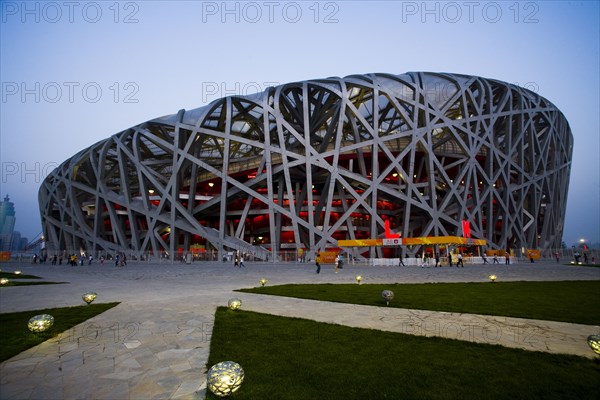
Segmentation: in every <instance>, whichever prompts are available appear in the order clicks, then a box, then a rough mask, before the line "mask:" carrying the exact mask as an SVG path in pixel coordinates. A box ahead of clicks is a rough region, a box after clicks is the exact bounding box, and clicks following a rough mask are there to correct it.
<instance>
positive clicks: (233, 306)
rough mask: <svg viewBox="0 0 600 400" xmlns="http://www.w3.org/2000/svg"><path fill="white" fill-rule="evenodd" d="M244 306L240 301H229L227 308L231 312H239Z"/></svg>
mask: <svg viewBox="0 0 600 400" xmlns="http://www.w3.org/2000/svg"><path fill="white" fill-rule="evenodd" d="M241 306H242V301H241V300H240V299H229V301H228V302H227V307H229V309H230V310H237V309H239V308H240V307H241Z"/></svg>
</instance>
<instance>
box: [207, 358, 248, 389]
mask: <svg viewBox="0 0 600 400" xmlns="http://www.w3.org/2000/svg"><path fill="white" fill-rule="evenodd" d="M243 380H244V370H243V369H242V366H241V365H240V364H238V363H236V362H233V361H223V362H220V363H218V364H215V365H213V366H212V367H211V368H210V369H209V370H208V374H207V382H206V386H207V387H208V389H209V390H210V391H211V392H212V393H214V394H215V395H217V396H219V397H225V396H229V395H230V394H232V393H233V392H235V391H236V390H238V389H239V388H240V386H241V384H242V382H243Z"/></svg>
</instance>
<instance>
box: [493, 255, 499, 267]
mask: <svg viewBox="0 0 600 400" xmlns="http://www.w3.org/2000/svg"><path fill="white" fill-rule="evenodd" d="M492 260H493V261H492V264H500V261H498V254H496V253H494V258H493V259H492Z"/></svg>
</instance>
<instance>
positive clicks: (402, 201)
mask: <svg viewBox="0 0 600 400" xmlns="http://www.w3.org/2000/svg"><path fill="white" fill-rule="evenodd" d="M572 149H573V136H572V133H571V130H570V128H569V124H568V122H567V120H566V118H565V117H564V115H563V114H562V113H561V112H560V110H558V109H557V108H556V107H555V106H554V105H553V104H552V103H551V102H549V101H548V100H546V99H545V98H543V97H541V96H540V95H539V94H537V93H534V92H532V91H530V90H527V89H525V88H522V87H519V86H516V85H513V84H510V83H506V82H502V81H498V80H494V79H487V78H482V77H477V76H468V75H461V74H451V73H431V72H409V73H405V74H401V75H394V74H385V73H374V74H364V75H350V76H347V77H344V78H339V77H332V78H325V79H315V80H307V81H301V82H293V83H287V84H283V85H279V86H276V87H269V88H268V89H266V90H265V91H263V92H261V93H257V94H254V95H249V96H228V97H224V98H221V99H218V100H215V101H213V102H212V103H210V104H208V105H205V106H203V107H200V108H197V109H194V110H180V111H178V112H177V113H175V114H172V115H167V116H164V117H160V118H156V119H153V120H150V121H147V122H143V123H141V124H139V125H136V126H134V127H131V128H129V129H126V130H124V131H122V132H119V133H117V134H114V135H113V136H110V137H109V138H107V139H105V140H102V141H100V142H98V143H96V144H93V145H91V146H90V147H88V148H86V149H83V150H81V151H80V152H79V153H77V154H75V155H74V156H72V157H71V158H69V159H68V160H66V161H64V162H63V163H62V164H61V165H60V166H59V167H58V168H56V169H55V170H54V171H53V172H51V173H50V174H49V175H48V176H47V177H46V179H45V180H44V181H43V183H42V185H41V188H40V190H39V204H40V211H41V217H42V227H43V234H44V237H45V240H46V248H47V250H48V251H49V252H55V253H56V252H63V251H64V252H69V253H71V252H77V253H80V252H87V253H89V254H98V253H100V252H107V253H117V252H127V253H128V254H135V255H144V254H146V255H154V256H159V255H160V256H164V257H169V258H171V260H173V259H175V258H177V257H178V256H181V255H182V254H190V253H191V254H196V255H197V254H214V255H215V259H217V258H216V257H218V259H219V260H220V259H221V258H222V257H223V256H224V255H226V254H231V252H235V251H237V252H242V253H244V254H247V255H251V256H252V257H254V258H257V259H270V260H273V261H275V260H281V259H282V258H283V256H282V255H283V254H293V257H294V259H295V258H296V257H299V256H300V257H308V258H314V255H315V254H316V252H327V251H330V250H333V251H339V249H340V248H343V249H344V251H346V252H348V254H351V255H353V256H354V257H358V258H361V257H366V258H385V257H400V256H402V255H405V254H412V255H414V254H415V253H417V252H421V251H428V250H427V247H426V246H425V245H421V246H414V245H411V246H405V245H402V240H405V238H406V239H408V238H436V237H464V236H469V240H470V239H473V240H481V241H485V246H486V248H487V249H502V250H513V249H539V250H545V249H552V248H559V247H560V244H561V239H562V232H563V222H564V217H565V207H566V200H567V192H568V186H569V174H570V168H571V157H572ZM465 224H466V225H465ZM465 226H466V228H465ZM466 231H468V232H466ZM467 233H468V235H467ZM389 237H394V238H398V237H399V238H400V244H401V245H400V246H383V245H381V243H382V240H383V239H386V238H389ZM405 243H412V242H409V241H406V242H405ZM423 243H427V241H425V242H423ZM432 243H433V242H432ZM478 243H480V242H478ZM342 244H343V245H342ZM365 244H366V245H365ZM437 250H438V247H437V245H436V251H437Z"/></svg>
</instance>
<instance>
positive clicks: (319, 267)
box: [315, 253, 321, 274]
mask: <svg viewBox="0 0 600 400" xmlns="http://www.w3.org/2000/svg"><path fill="white" fill-rule="evenodd" d="M315 265H316V266H317V271H316V273H317V274H320V273H321V254H319V253H317V256H316V257H315Z"/></svg>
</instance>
